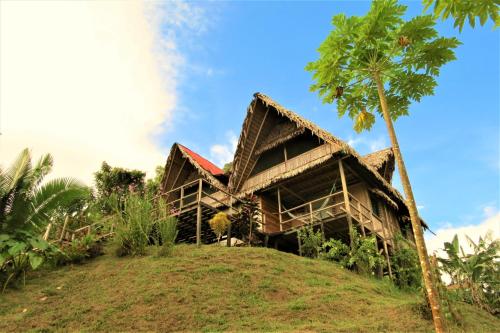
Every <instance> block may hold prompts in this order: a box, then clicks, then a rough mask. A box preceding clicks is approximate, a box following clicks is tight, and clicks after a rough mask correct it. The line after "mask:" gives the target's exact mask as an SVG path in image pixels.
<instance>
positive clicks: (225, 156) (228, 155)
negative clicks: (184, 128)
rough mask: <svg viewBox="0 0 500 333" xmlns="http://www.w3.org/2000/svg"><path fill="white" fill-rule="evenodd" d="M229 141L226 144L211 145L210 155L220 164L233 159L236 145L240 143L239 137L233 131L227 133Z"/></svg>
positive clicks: (222, 164)
mask: <svg viewBox="0 0 500 333" xmlns="http://www.w3.org/2000/svg"><path fill="white" fill-rule="evenodd" d="M226 137H227V140H228V142H227V143H225V144H214V145H212V146H211V147H210V156H211V158H212V159H213V161H214V162H215V164H217V165H219V166H224V164H226V163H229V162H231V161H232V160H233V157H234V152H235V151H236V146H237V145H238V138H237V137H236V135H235V134H234V132H233V131H229V132H227V133H226Z"/></svg>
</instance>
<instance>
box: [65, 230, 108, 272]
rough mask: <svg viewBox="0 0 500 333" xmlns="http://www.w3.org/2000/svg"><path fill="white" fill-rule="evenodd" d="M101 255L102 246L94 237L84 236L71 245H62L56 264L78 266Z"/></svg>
mask: <svg viewBox="0 0 500 333" xmlns="http://www.w3.org/2000/svg"><path fill="white" fill-rule="evenodd" d="M102 254H103V247H102V244H101V243H98V242H97V240H96V238H95V236H94V235H92V234H90V235H85V236H84V237H83V238H79V239H74V240H73V241H71V243H69V244H66V245H63V246H62V247H61V256H59V257H58V258H57V262H56V264H58V265H63V264H78V263H81V262H83V261H85V260H86V259H91V258H95V257H98V256H100V255H102Z"/></svg>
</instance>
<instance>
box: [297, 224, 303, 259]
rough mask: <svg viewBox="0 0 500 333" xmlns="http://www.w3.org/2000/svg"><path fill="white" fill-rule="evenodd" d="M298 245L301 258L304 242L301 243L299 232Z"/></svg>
mask: <svg viewBox="0 0 500 333" xmlns="http://www.w3.org/2000/svg"><path fill="white" fill-rule="evenodd" d="M297 243H298V244H299V256H301V257H302V242H301V241H300V237H299V231H298V230H297Z"/></svg>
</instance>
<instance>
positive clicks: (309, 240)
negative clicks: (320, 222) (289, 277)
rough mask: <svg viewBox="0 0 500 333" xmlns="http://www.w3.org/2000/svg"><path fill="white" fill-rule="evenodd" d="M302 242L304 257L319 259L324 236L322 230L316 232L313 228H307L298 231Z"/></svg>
mask: <svg viewBox="0 0 500 333" xmlns="http://www.w3.org/2000/svg"><path fill="white" fill-rule="evenodd" d="M297 236H298V237H299V240H300V243H301V245H300V248H301V251H302V255H303V256H306V257H309V258H317V257H318V256H319V253H320V249H321V244H322V243H323V236H322V234H321V230H317V231H314V229H313V227H312V226H305V227H302V228H300V229H299V230H298V231H297Z"/></svg>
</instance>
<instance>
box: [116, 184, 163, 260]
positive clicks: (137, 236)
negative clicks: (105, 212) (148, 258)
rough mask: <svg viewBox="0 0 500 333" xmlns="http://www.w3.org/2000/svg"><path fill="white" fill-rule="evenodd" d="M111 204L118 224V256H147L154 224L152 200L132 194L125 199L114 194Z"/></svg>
mask: <svg viewBox="0 0 500 333" xmlns="http://www.w3.org/2000/svg"><path fill="white" fill-rule="evenodd" d="M109 204H110V206H111V207H112V209H113V212H114V215H113V220H114V222H115V224H116V236H115V239H116V242H117V244H118V248H117V252H116V253H117V255H118V256H126V255H143V254H145V253H146V247H147V246H148V245H149V244H150V236H151V235H152V231H153V224H154V206H153V204H152V202H151V200H148V199H147V198H144V197H142V196H141V195H139V194H137V193H130V194H128V195H127V196H125V197H124V198H120V197H119V196H118V195H116V194H113V195H111V197H110V200H109Z"/></svg>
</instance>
